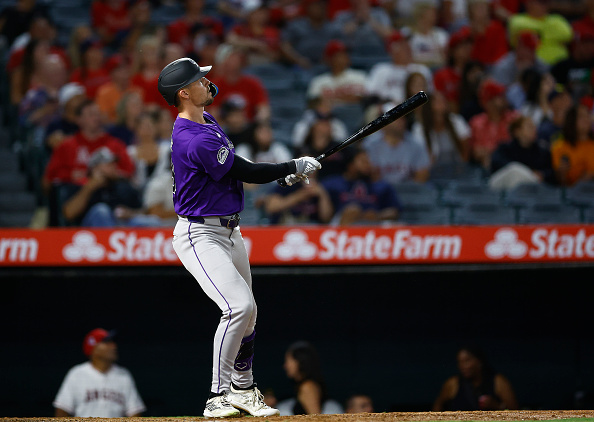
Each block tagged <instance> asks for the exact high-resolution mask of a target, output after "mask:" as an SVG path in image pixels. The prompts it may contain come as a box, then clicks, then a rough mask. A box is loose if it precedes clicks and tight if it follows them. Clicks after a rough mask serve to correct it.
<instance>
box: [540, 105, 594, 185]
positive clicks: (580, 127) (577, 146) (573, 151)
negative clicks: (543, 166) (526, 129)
mask: <svg viewBox="0 0 594 422" xmlns="http://www.w3.org/2000/svg"><path fill="white" fill-rule="evenodd" d="M551 155H552V159H553V168H554V169H555V171H556V172H557V178H558V180H559V183H560V184H561V185H562V186H572V185H575V184H576V183H578V182H581V181H585V180H592V179H594V138H593V137H592V127H591V121H590V111H589V109H588V107H587V106H585V105H584V104H581V103H578V104H576V105H574V106H573V107H572V108H570V109H569V111H568V112H567V115H566V116H565V124H564V125H563V138H561V139H558V140H557V141H555V142H554V143H553V145H552V146H551Z"/></svg>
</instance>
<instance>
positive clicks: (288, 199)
mask: <svg viewBox="0 0 594 422" xmlns="http://www.w3.org/2000/svg"><path fill="white" fill-rule="evenodd" d="M317 179H318V175H317V174H312V175H310V176H309V183H295V184H294V185H292V186H287V187H281V186H275V187H274V188H273V190H272V192H271V193H270V194H268V195H266V196H264V197H263V198H262V202H263V203H264V211H265V212H266V214H267V215H268V216H269V220H270V224H325V223H328V222H329V221H330V219H331V218H332V215H333V214H334V212H333V209H332V202H331V201H330V196H329V195H328V192H326V189H324V186H323V185H322V184H321V183H319V182H318V180H317Z"/></svg>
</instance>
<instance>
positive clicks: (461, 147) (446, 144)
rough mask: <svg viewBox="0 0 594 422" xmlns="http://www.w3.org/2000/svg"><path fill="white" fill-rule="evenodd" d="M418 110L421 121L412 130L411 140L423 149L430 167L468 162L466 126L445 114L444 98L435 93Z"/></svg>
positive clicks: (456, 116) (464, 123)
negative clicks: (426, 153) (419, 143)
mask: <svg viewBox="0 0 594 422" xmlns="http://www.w3.org/2000/svg"><path fill="white" fill-rule="evenodd" d="M429 98H430V101H429V103H428V104H426V105H425V106H423V107H421V119H420V121H417V122H415V123H414V125H413V127H412V134H413V139H414V140H415V141H418V142H419V141H420V142H421V144H422V145H423V146H424V147H425V148H426V150H427V152H428V154H429V157H430V158H431V165H436V164H459V163H463V162H467V161H468V154H469V145H468V143H469V139H470V126H468V123H466V120H464V118H463V117H462V116H460V115H459V114H456V113H452V112H450V111H449V107H448V106H449V103H448V102H447V101H446V99H445V96H444V95H443V94H442V93H441V92H439V91H436V92H434V93H433V94H431V95H430V97H429Z"/></svg>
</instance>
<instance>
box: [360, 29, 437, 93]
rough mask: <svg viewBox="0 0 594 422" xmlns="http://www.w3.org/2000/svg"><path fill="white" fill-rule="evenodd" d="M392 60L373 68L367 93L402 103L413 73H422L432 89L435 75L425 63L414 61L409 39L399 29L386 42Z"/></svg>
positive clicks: (429, 89) (368, 81) (429, 88)
mask: <svg viewBox="0 0 594 422" xmlns="http://www.w3.org/2000/svg"><path fill="white" fill-rule="evenodd" d="M386 48H387V49H388V53H389V54H390V57H391V59H392V61H391V62H382V63H378V64H376V65H375V66H373V67H372V68H371V71H370V72H369V78H368V79H367V95H368V96H369V97H372V98H376V99H378V100H380V101H391V102H394V103H396V104H400V103H401V102H402V101H404V100H405V99H406V80H407V78H408V76H409V75H410V74H411V73H421V74H422V75H423V76H424V77H425V79H426V81H427V87H428V89H427V90H428V91H431V90H432V87H433V77H432V76H431V71H430V70H429V68H428V67H427V66H425V65H422V64H418V63H413V61H412V51H411V48H410V45H409V43H408V40H407V39H406V38H405V37H404V36H403V35H402V34H401V33H400V32H398V31H395V32H394V33H392V35H391V36H390V37H389V38H388V40H387V42H386Z"/></svg>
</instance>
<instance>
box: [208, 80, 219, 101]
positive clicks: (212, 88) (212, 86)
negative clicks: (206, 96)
mask: <svg viewBox="0 0 594 422" xmlns="http://www.w3.org/2000/svg"><path fill="white" fill-rule="evenodd" d="M208 90H209V91H210V93H211V94H212V97H213V98H214V97H216V96H217V94H218V93H219V87H218V86H216V85H215V84H213V83H212V82H211V83H210V85H208Z"/></svg>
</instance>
